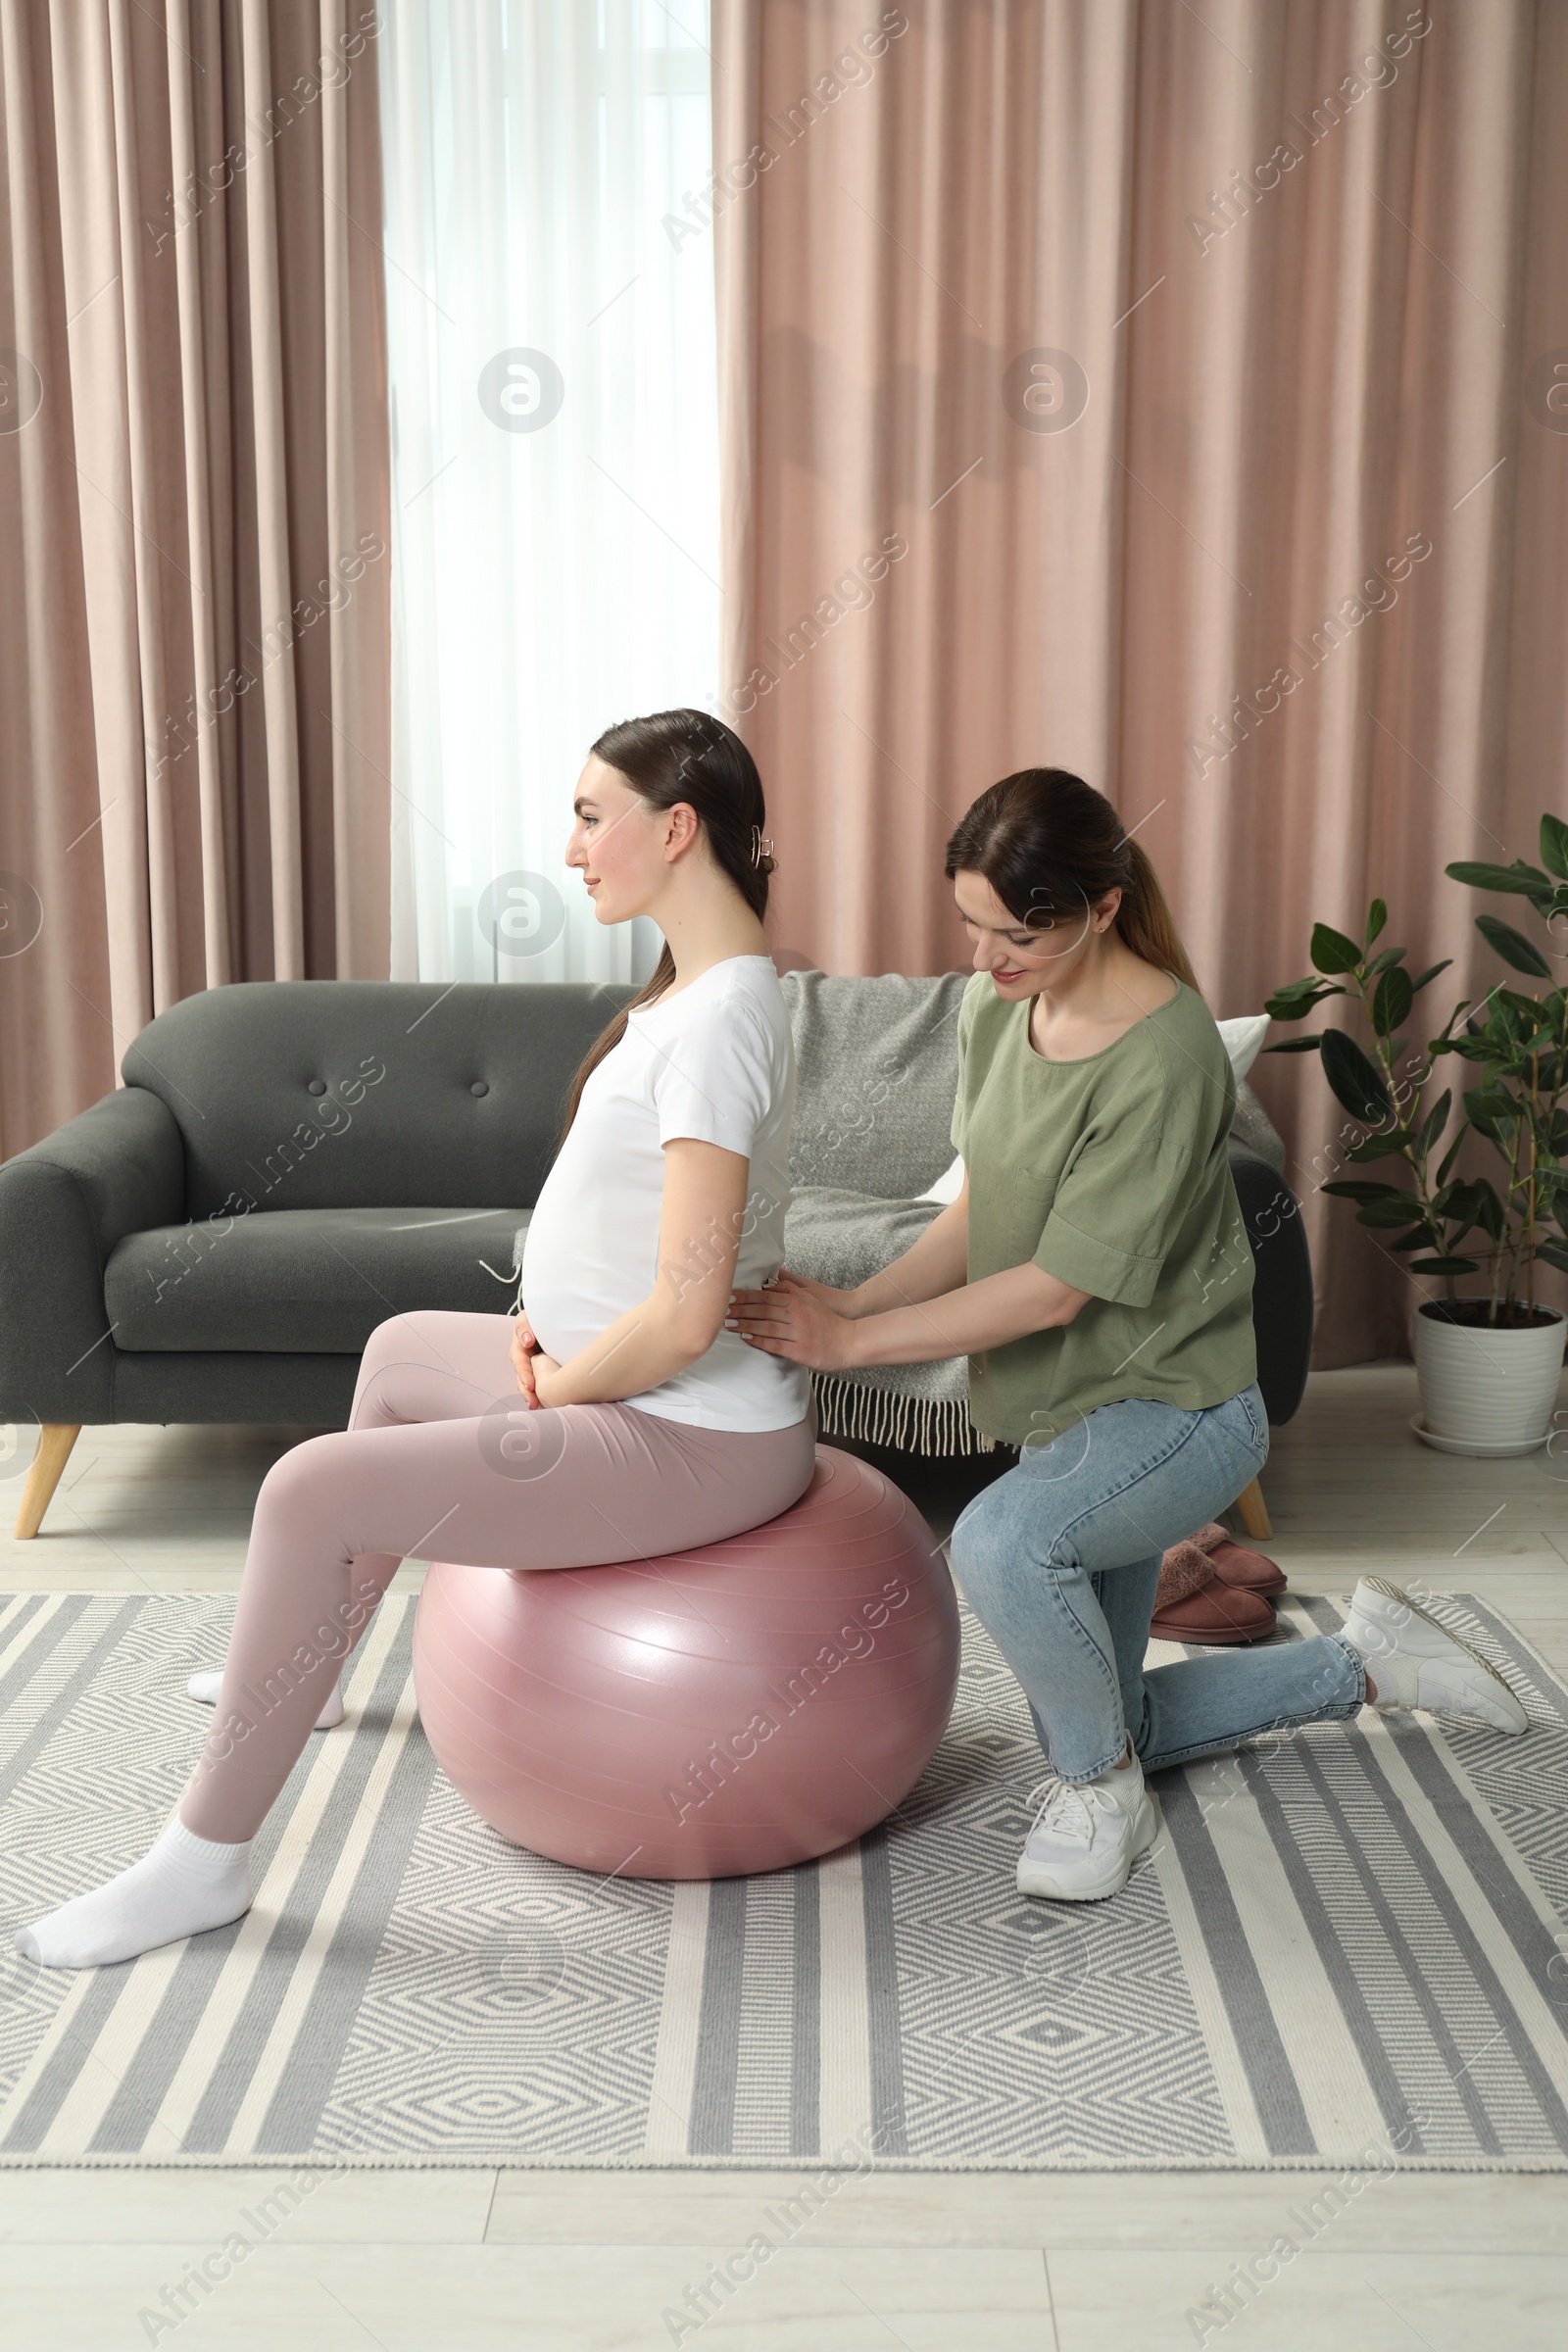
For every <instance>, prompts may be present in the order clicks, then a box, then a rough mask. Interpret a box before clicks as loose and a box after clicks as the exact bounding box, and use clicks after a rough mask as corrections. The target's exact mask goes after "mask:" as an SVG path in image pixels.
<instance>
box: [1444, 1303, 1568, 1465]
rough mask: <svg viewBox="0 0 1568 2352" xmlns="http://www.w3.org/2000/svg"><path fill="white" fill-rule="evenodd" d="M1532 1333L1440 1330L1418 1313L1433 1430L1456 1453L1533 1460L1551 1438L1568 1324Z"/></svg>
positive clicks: (1556, 1319) (1556, 1317) (1556, 1318)
mask: <svg viewBox="0 0 1568 2352" xmlns="http://www.w3.org/2000/svg"><path fill="white" fill-rule="evenodd" d="M1546 1311H1547V1312H1548V1313H1549V1314H1550V1316H1551V1321H1550V1322H1549V1323H1542V1324H1538V1325H1535V1326H1533V1327H1532V1328H1531V1329H1529V1330H1527V1331H1505V1330H1501V1329H1496V1330H1488V1329H1487V1328H1486V1327H1485V1326H1484V1325H1483V1326H1472V1327H1468V1328H1467V1327H1466V1326H1465V1325H1463V1324H1460V1323H1444V1322H1440V1321H1439V1320H1438V1319H1437V1318H1436V1317H1435V1316H1433V1315H1431V1314H1429V1313H1428V1312H1427V1309H1426V1308H1425V1307H1424V1306H1423V1307H1418V1308H1417V1310H1416V1317H1415V1368H1416V1377H1417V1378H1418V1380H1419V1381H1420V1383H1421V1404H1422V1408H1423V1414H1424V1417H1425V1420H1426V1425H1427V1428H1428V1429H1429V1430H1430V1431H1431V1433H1432V1435H1433V1437H1434V1438H1438V1439H1441V1440H1444V1441H1446V1445H1447V1447H1448V1449H1449V1450H1451V1451H1455V1452H1460V1453H1465V1452H1471V1451H1474V1452H1476V1453H1495V1452H1499V1451H1501V1450H1502V1449H1503V1448H1505V1447H1506V1448H1515V1447H1516V1448H1517V1449H1518V1450H1519V1451H1520V1452H1521V1453H1525V1452H1528V1451H1529V1450H1530V1448H1531V1447H1532V1446H1541V1445H1544V1443H1545V1440H1546V1439H1547V1438H1548V1437H1549V1435H1550V1434H1551V1416H1552V1410H1553V1407H1554V1406H1555V1404H1556V1402H1557V1382H1558V1380H1559V1378H1560V1377H1561V1373H1562V1358H1563V1340H1564V1337H1565V1335H1568V1319H1565V1318H1564V1317H1563V1316H1562V1315H1561V1314H1559V1313H1558V1311H1557V1309H1556V1308H1555V1307H1551V1308H1548V1309H1547V1310H1546Z"/></svg>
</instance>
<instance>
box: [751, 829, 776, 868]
mask: <svg viewBox="0 0 1568 2352" xmlns="http://www.w3.org/2000/svg"><path fill="white" fill-rule="evenodd" d="M772 855H773V837H772V835H771V834H769V835H767V837H766V838H765V839H764V838H763V834H762V828H761V826H760V825H754V826H753V827H752V863H753V864H754V865H760V864H761V862H762V859H763V858H771V857H772Z"/></svg>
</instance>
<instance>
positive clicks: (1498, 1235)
mask: <svg viewBox="0 0 1568 2352" xmlns="http://www.w3.org/2000/svg"><path fill="white" fill-rule="evenodd" d="M1475 1189H1476V1222H1477V1223H1478V1224H1479V1225H1480V1226H1481V1227H1482V1228H1483V1229H1484V1231H1485V1232H1487V1233H1488V1234H1490V1236H1491V1237H1492V1239H1493V1241H1495V1242H1499V1241H1501V1239H1502V1229H1503V1225H1504V1223H1505V1221H1506V1220H1505V1218H1504V1215H1503V1207H1502V1202H1501V1201H1499V1200H1498V1198H1497V1195H1496V1193H1495V1190H1494V1189H1493V1187H1492V1186H1491V1185H1490V1184H1489V1183H1488V1182H1487V1180H1486V1178H1485V1177H1484V1176H1478V1177H1477V1178H1476V1188H1475Z"/></svg>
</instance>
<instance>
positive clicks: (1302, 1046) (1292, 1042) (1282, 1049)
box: [1263, 988, 1345, 1054]
mask: <svg viewBox="0 0 1568 2352" xmlns="http://www.w3.org/2000/svg"><path fill="white" fill-rule="evenodd" d="M1340 994H1341V996H1342V997H1343V996H1344V994H1345V991H1344V989H1343V988H1342V989H1341V991H1340ZM1279 1017H1280V1016H1279V1014H1278V1013H1276V1014H1275V1015H1274V1018H1275V1019H1276V1020H1278V1019H1279ZM1322 1043H1323V1040H1322V1039H1321V1038H1320V1037H1286V1038H1282V1039H1281V1040H1280V1043H1279V1044H1278V1045H1277V1046H1265V1047H1264V1048H1263V1051H1264V1053H1265V1054H1315V1053H1316V1052H1317V1050H1318V1048H1319V1046H1320V1045H1321V1044H1322Z"/></svg>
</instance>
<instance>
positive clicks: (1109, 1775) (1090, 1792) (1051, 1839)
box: [1018, 1756, 1159, 1903]
mask: <svg viewBox="0 0 1568 2352" xmlns="http://www.w3.org/2000/svg"><path fill="white" fill-rule="evenodd" d="M1029 1801H1030V1803H1031V1804H1038V1806H1039V1811H1038V1812H1037V1813H1036V1815H1035V1824H1034V1828H1033V1829H1032V1830H1031V1831H1030V1833H1029V1836H1028V1838H1027V1839H1026V1840H1025V1843H1024V1849H1023V1852H1022V1853H1021V1854H1020V1855H1019V1857H1018V1892H1019V1893H1020V1894H1044V1895H1051V1896H1054V1899H1055V1900H1056V1901H1057V1902H1061V1903H1093V1902H1099V1901H1101V1900H1102V1899H1103V1897H1104V1896H1105V1895H1107V1894H1119V1893H1120V1892H1121V1889H1122V1888H1123V1887H1125V1886H1126V1884H1127V1881H1128V1879H1129V1877H1130V1876H1131V1874H1132V1867H1133V1864H1134V1863H1135V1862H1136V1861H1137V1859H1138V1857H1139V1855H1140V1854H1144V1853H1147V1852H1148V1851H1149V1848H1150V1847H1151V1846H1152V1844H1153V1842H1154V1839H1155V1838H1157V1837H1158V1836H1159V1807H1158V1806H1157V1805H1156V1804H1155V1802H1154V1799H1153V1798H1152V1796H1151V1795H1150V1793H1149V1790H1148V1789H1146V1788H1145V1786H1144V1768H1143V1766H1142V1765H1141V1764H1140V1763H1139V1761H1138V1758H1137V1757H1136V1756H1134V1758H1133V1760H1132V1762H1131V1763H1130V1764H1128V1765H1125V1766H1122V1767H1119V1768H1118V1767H1115V1766H1113V1767H1112V1769H1111V1770H1110V1771H1109V1772H1105V1773H1102V1774H1101V1776H1100V1779H1099V1780H1098V1781H1082V1782H1079V1783H1077V1784H1076V1785H1075V1784H1074V1783H1072V1782H1070V1781H1058V1780H1054V1779H1053V1780H1049V1781H1042V1782H1041V1784H1040V1786H1039V1788H1038V1789H1034V1790H1032V1791H1031V1794H1030V1799H1029Z"/></svg>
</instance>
